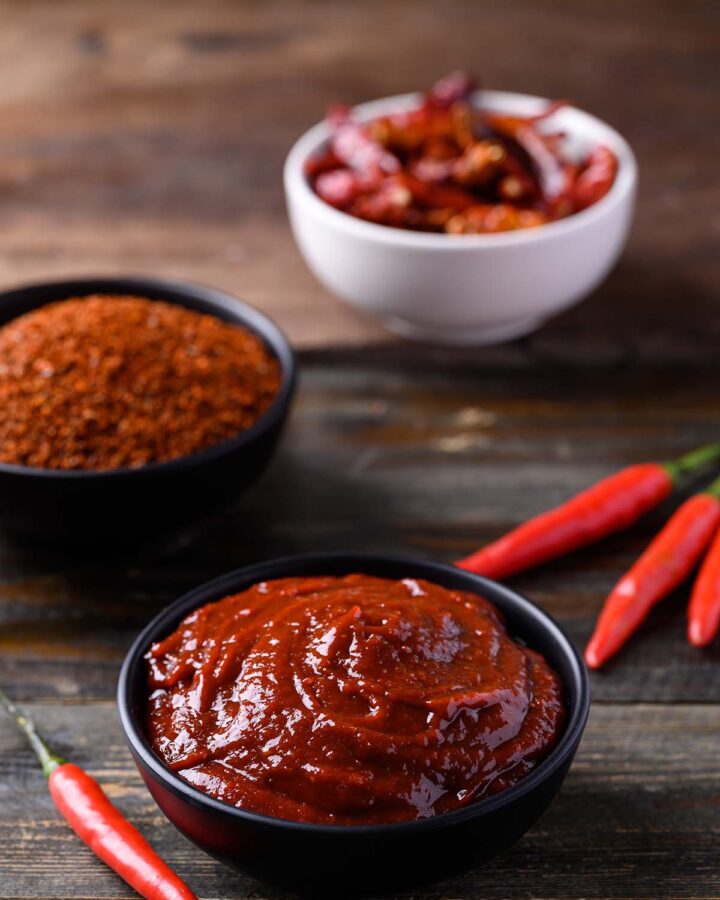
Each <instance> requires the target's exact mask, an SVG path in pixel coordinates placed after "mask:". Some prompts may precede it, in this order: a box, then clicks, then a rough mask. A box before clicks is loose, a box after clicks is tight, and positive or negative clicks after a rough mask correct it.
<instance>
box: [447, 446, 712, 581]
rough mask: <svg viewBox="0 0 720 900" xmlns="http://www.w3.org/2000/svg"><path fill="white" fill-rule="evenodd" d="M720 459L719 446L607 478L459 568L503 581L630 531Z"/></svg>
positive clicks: (518, 529) (523, 526)
mask: <svg viewBox="0 0 720 900" xmlns="http://www.w3.org/2000/svg"><path fill="white" fill-rule="evenodd" d="M718 458H720V444H710V445H708V446H706V447H700V448H699V449H697V450H693V451H692V452H691V453H688V454H686V455H685V456H682V457H680V459H677V460H674V461H672V462H666V463H641V464H640V465H635V466H630V467H628V468H626V469H622V470H621V471H620V472H617V473H616V474H615V475H611V476H609V477H608V478H603V479H602V481H599V482H598V483H597V484H595V485H593V486H592V487H590V488H588V489H587V490H585V491H582V492H581V493H580V494H577V495H576V496H575V497H573V498H572V499H571V500H568V501H567V502H566V503H563V504H562V505H560V506H558V507H556V508H555V509H551V510H549V511H548V512H546V513H542V514H541V515H539V516H536V517H535V518H533V519H530V520H529V521H528V522H525V523H524V524H523V525H520V526H519V527H518V528H515V529H514V530H513V531H511V532H509V533H508V534H506V535H505V536H504V537H502V538H500V540H498V541H494V542H493V543H491V544H488V545H487V546H486V547H483V548H482V549H480V550H478V551H477V552H476V553H473V554H471V555H470V556H468V557H466V558H465V559H461V560H459V561H458V562H457V563H456V565H458V566H460V568H463V569H469V570H470V571H471V572H477V573H478V574H480V575H485V576H486V577H487V578H496V579H503V578H507V577H508V576H510V575H514V574H516V573H518V572H522V571H524V570H526V569H530V568H533V567H534V566H537V565H540V564H541V563H544V562H548V561H549V560H551V559H556V558H557V557H558V556H564V555H565V554H567V553H570V552H572V551H573V550H577V549H579V548H580V547H585V546H587V545H588V544H592V543H595V542H596V541H599V540H600V539H601V538H603V537H605V536H606V535H608V534H611V533H612V532H614V531H620V530H622V529H624V528H628V527H629V526H630V525H632V524H633V522H635V521H637V519H639V518H640V517H641V516H642V515H644V514H645V513H646V512H649V510H651V509H653V508H654V507H655V506H657V505H659V504H660V503H661V502H662V501H663V500H664V499H665V498H666V497H668V496H669V494H670V492H671V491H672V489H673V487H674V485H675V484H676V482H677V481H678V479H679V477H680V476H681V475H683V474H686V473H689V472H693V471H695V470H696V469H697V468H699V467H702V466H704V465H706V464H707V463H709V462H712V461H715V460H717V459H718Z"/></svg>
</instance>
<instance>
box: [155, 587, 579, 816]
mask: <svg viewBox="0 0 720 900" xmlns="http://www.w3.org/2000/svg"><path fill="white" fill-rule="evenodd" d="M146 659H147V663H148V688H149V703H148V719H147V724H148V733H149V737H150V740H151V742H152V746H153V748H154V749H155V751H156V752H157V753H158V755H159V756H160V757H161V758H162V759H163V760H164V761H165V762H166V763H167V764H168V765H169V766H170V768H172V769H174V770H175V771H176V772H177V773H178V774H179V775H180V776H181V777H182V778H183V779H184V780H185V781H187V782H189V783H190V784H192V785H194V786H195V787H197V788H199V789H200V790H202V791H204V792H205V793H207V794H210V795H211V796H213V797H216V798H218V799H220V800H223V801H225V802H227V803H230V804H233V805H235V806H240V807H242V808H244V809H248V810H254V811H255V812H260V813H265V814H266V815H271V816H277V817H280V818H283V819H292V820H297V821H304V822H325V823H333V824H358V825H359V824H368V823H377V822H396V821H404V820H408V819H417V818H424V817H426V816H432V815H436V814H438V813H442V812H446V811H447V810H451V809H456V808H458V807H461V806H465V805H466V804H468V803H472V802H474V801H476V800H478V799H479V798H482V797H485V796H488V795H491V794H496V793H498V792H499V791H502V790H505V788H507V787H509V786H510V785H512V784H514V783H515V782H517V781H519V780H520V779H521V778H523V777H524V776H525V775H526V774H527V773H528V772H529V771H530V770H531V769H532V768H533V767H534V766H536V765H537V764H538V762H539V761H540V760H542V759H543V758H544V757H545V756H547V754H548V753H549V751H550V750H551V749H552V747H553V746H554V745H555V744H556V742H557V740H558V738H559V736H560V734H561V732H562V729H563V724H564V719H565V710H564V705H563V699H562V687H561V683H560V679H559V677H558V676H557V674H556V673H555V672H554V671H553V670H552V669H551V668H550V667H549V666H548V664H547V663H546V662H545V660H544V659H543V658H542V657H541V656H540V655H539V654H538V653H536V652H534V651H533V650H528V649H527V648H526V647H522V646H520V645H519V644H517V643H516V642H515V641H513V640H512V639H511V638H510V637H509V635H508V634H507V631H506V629H505V626H504V624H503V621H502V618H501V616H500V613H499V612H498V610H497V609H496V608H495V607H494V606H493V605H492V604H491V603H489V602H488V601H487V600H483V599H482V598H481V597H478V596H476V595H475V594H471V593H466V592H462V591H453V590H448V589H447V588H443V587H440V586H438V585H436V584H431V583H429V582H427V581H420V580H415V579H411V578H406V579H403V580H402V581H390V580H387V579H384V578H374V577H370V576H367V575H349V576H346V577H343V578H336V577H313V578H284V579H280V580H277V581H268V582H263V583H261V584H257V585H255V586H254V587H251V588H250V589H248V590H246V591H243V592H242V593H241V594H236V595H234V596H231V597H226V598H225V599H223V600H220V601H218V602H216V603H208V604H207V605H206V606H203V607H201V608H200V609H198V610H196V611H195V612H193V613H192V614H191V615H189V616H188V617H187V618H186V619H185V620H184V621H183V622H182V623H181V624H180V625H179V627H178V628H177V630H176V631H174V632H173V633H172V634H171V635H170V636H169V637H167V638H165V640H163V641H160V642H159V643H156V644H154V645H153V646H152V647H151V649H150V651H149V652H148V653H147V656H146Z"/></svg>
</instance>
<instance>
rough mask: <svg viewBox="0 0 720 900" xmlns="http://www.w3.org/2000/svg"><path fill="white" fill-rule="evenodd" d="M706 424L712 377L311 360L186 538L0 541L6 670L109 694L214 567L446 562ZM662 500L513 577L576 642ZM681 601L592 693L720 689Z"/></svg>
mask: <svg viewBox="0 0 720 900" xmlns="http://www.w3.org/2000/svg"><path fill="white" fill-rule="evenodd" d="M657 392H660V393H661V395H662V397H663V403H662V405H661V406H658V405H657V402H656V401H655V400H654V398H655V397H656V396H657ZM718 431H720V407H718V406H717V403H716V392H715V387H714V385H713V384H712V383H711V382H710V381H708V378H707V375H706V373H705V372H685V373H678V372H677V371H676V372H673V373H665V374H662V373H658V372H654V373H653V372H650V373H646V372H644V371H643V372H637V373H635V374H634V375H633V377H632V378H629V377H628V375H627V374H626V373H623V372H616V373H612V372H605V371H595V370H589V371H586V372H582V373H579V372H575V373H573V374H572V375H570V374H569V373H567V372H563V371H557V372H552V371H547V372H545V373H544V374H543V377H542V379H541V380H539V379H538V377H537V374H536V373H535V372H526V371H518V372H506V373H503V374H502V375H501V376H498V375H496V374H494V373H492V372H482V371H478V372H465V373H459V372H454V373H450V374H446V373H442V372H429V373H427V372H426V373H423V372H418V371H413V370H408V369H406V368H404V367H391V366H389V365H384V366H383V367H382V368H378V369H369V368H368V367H367V366H364V365H359V364H357V363H356V364H351V363H350V362H349V361H347V360H346V362H345V363H344V364H343V365H340V364H337V365H333V366H332V367H330V366H327V365H324V364H320V363H314V364H306V365H304V367H303V376H302V387H301V391H300V396H299V398H298V403H297V406H296V409H295V413H294V415H293V419H292V423H291V425H290V429H289V432H288V434H287V437H286V440H285V442H284V444H283V447H282V449H281V451H280V454H279V456H278V458H277V460H276V461H275V462H274V463H273V464H272V466H271V468H270V470H269V471H268V472H267V473H266V475H265V476H264V477H263V479H262V480H261V481H260V482H259V483H258V484H257V485H256V486H255V487H254V488H253V489H252V490H251V491H250V492H249V494H248V495H247V496H246V498H245V499H244V500H243V501H241V503H240V504H239V505H238V506H237V507H236V508H235V509H233V510H230V511H228V512H226V513H224V514H222V515H221V516H220V517H219V518H218V519H217V520H216V521H213V522H210V523H208V524H207V525H206V527H205V528H204V529H201V530H200V531H199V533H197V534H195V535H193V537H192V539H191V540H189V542H188V541H185V542H181V543H180V544H179V546H177V547H170V548H164V549H163V551H162V552H161V553H157V552H155V551H153V550H152V548H150V549H145V550H144V551H142V552H139V553H138V552H136V551H133V552H132V553H130V554H126V555H124V556H120V557H118V558H113V557H112V556H110V557H108V558H97V557H91V556H88V555H87V554H84V553H82V552H81V553H76V554H70V553H68V552H67V551H65V550H63V551H57V550H53V549H52V548H37V547H28V546H18V545H16V544H13V543H11V542H8V541H6V542H5V543H0V601H1V603H2V605H0V650H1V651H2V669H1V671H3V672H4V673H5V681H6V682H8V681H9V682H10V686H11V687H12V688H13V689H14V690H15V692H16V695H17V696H19V697H28V698H29V697H35V698H38V699H48V698H53V697H58V698H63V697H65V698H80V697H84V698H87V699H107V698H109V697H111V696H112V694H113V691H114V685H115V679H116V675H117V669H118V666H119V664H120V662H121V659H122V656H123V653H124V651H125V649H126V648H127V647H128V646H129V644H130V642H131V640H132V638H133V637H134V635H135V634H136V633H137V631H138V630H139V629H140V627H141V626H142V625H143V624H144V623H145V622H147V621H148V620H149V618H150V617H151V616H152V615H153V614H154V613H155V612H157V611H158V610H159V609H160V608H161V607H162V606H163V605H164V604H166V603H168V602H169V601H171V600H172V599H174V598H176V597H178V596H179V595H180V594H182V593H184V592H185V591H186V590H189V589H190V588H191V587H193V586H195V585H197V584H199V583H201V582H203V581H206V580H208V579H209V578H212V577H214V576H215V575H218V574H220V573H222V572H223V571H226V570H228V569H231V568H236V567H238V566H241V565H245V564H247V563H250V562H253V561H256V560H259V559H266V558H270V557H273V556H279V555H284V554H289V553H301V552H311V551H321V550H334V549H337V550H341V549H355V550H367V551H371V550H377V549H381V550H387V551H391V552H397V553H407V554H411V555H421V556H427V557H429V558H433V559H439V560H443V561H448V562H449V561H452V560H453V559H457V558H459V557H460V556H462V555H464V554H466V553H467V552H469V551H470V550H471V549H473V548H474V547H476V546H479V545H480V544H482V543H483V542H485V541H486V540H488V539H491V538H493V537H496V536H498V535H499V534H501V533H502V532H503V531H505V530H506V529H508V528H510V527H511V526H513V525H515V524H517V523H519V522H521V521H522V520H523V519H525V518H527V517H528V516H530V515H532V514H534V513H537V512H540V511H541V510H543V509H544V508H546V507H547V506H548V505H549V504H554V503H556V502H559V501H561V500H562V499H564V498H565V497H567V496H569V495H570V494H572V493H573V492H575V491H576V490H579V489H580V488H582V487H584V486H586V485H587V484H589V483H591V482H592V481H593V480H595V479H597V478H599V477H601V476H602V475H604V474H607V473H608V472H611V471H613V470H614V469H617V468H619V467H620V466H622V465H624V464H626V463H630V462H637V461H641V460H643V459H646V458H652V457H653V456H657V457H659V458H665V457H668V458H670V457H672V456H675V455H677V454H678V453H681V452H682V451H683V450H686V449H688V448H690V447H692V446H695V445H699V444H702V443H705V442H707V441H710V440H711V439H712V438H713V436H714V435H716V434H717V433H718ZM670 508H672V504H668V505H666V506H665V507H663V508H662V509H661V510H659V511H658V512H657V513H656V514H653V515H651V516H649V517H648V518H647V519H646V520H644V521H643V522H641V523H639V524H638V525H637V526H636V527H635V528H633V529H632V530H631V531H630V532H628V533H626V534H623V535H617V536H615V537H612V538H610V539H608V540H607V541H605V542H603V543H601V544H599V545H597V546H595V547H591V548H588V549H586V550H584V551H582V552H580V553H578V554H575V555H574V556H571V557H569V558H567V559H564V560H559V561H557V562H556V563H554V564H552V565H548V566H546V567H544V568H542V569H539V570H537V571H535V572H532V573H528V574H526V575H523V576H519V577H518V578H516V579H515V580H514V582H513V583H514V584H515V585H516V586H517V587H518V588H519V589H520V590H522V591H524V592H525V593H527V594H528V595H529V596H530V597H532V598H533V599H535V600H537V601H538V602H540V603H542V604H543V606H545V607H546V608H547V609H548V610H549V611H550V612H551V613H552V614H553V615H556V616H557V617H558V618H559V619H560V620H561V621H562V622H563V624H564V625H565V626H566V627H567V628H568V630H569V632H570V634H571V635H572V637H573V638H574V639H575V640H576V641H577V642H578V643H579V644H582V643H583V642H584V641H585V640H586V639H587V637H588V635H589V633H590V630H591V628H592V623H593V621H594V619H595V616H596V615H597V612H598V610H599V608H600V606H601V604H602V601H603V599H604V597H605V596H606V595H607V592H608V590H609V589H610V588H611V587H612V585H613V583H614V582H615V580H616V579H617V578H618V577H619V576H620V574H621V573H622V572H623V570H624V569H625V568H626V567H627V566H628V565H629V563H630V562H631V561H632V559H633V558H634V557H635V556H636V555H637V554H638V553H639V552H640V550H641V549H642V547H643V546H644V544H645V543H646V542H647V540H648V539H649V537H650V536H651V534H652V533H653V532H654V531H655V530H656V529H657V527H658V525H659V524H660V522H661V521H662V520H663V518H664V517H665V516H666V515H667V512H668V510H669V509H670ZM686 602H687V590H686V589H683V590H681V591H679V592H678V594H677V596H676V597H675V598H673V599H670V600H668V601H667V602H666V603H665V604H663V605H662V606H661V607H660V608H659V609H658V610H657V611H656V612H655V614H654V615H653V616H652V618H651V620H650V622H648V623H647V625H646V626H644V627H643V629H642V630H641V632H640V634H639V635H638V636H637V638H636V640H635V641H634V644H633V647H632V651H631V652H629V653H627V654H623V655H622V656H621V657H619V658H618V661H617V662H616V663H613V664H611V665H610V666H608V668H607V671H606V672H603V673H602V674H601V675H598V676H594V678H593V692H594V697H595V699H596V700H610V699H616V700H620V701H622V702H630V701H644V702H658V701H680V700H687V701H710V700H716V699H717V698H718V696H720V667H719V666H718V651H719V648H717V647H713V648H710V649H708V650H707V651H704V652H699V651H697V650H692V649H691V648H690V647H689V646H688V645H687V644H686V642H685V634H684V615H685V605H686ZM49 624H51V626H52V627H49ZM669 658H671V659H672V668H669V667H668V659H669Z"/></svg>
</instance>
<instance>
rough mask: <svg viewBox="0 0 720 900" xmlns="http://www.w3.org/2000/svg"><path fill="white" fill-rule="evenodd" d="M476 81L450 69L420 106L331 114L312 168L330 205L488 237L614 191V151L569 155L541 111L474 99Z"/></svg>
mask: <svg viewBox="0 0 720 900" xmlns="http://www.w3.org/2000/svg"><path fill="white" fill-rule="evenodd" d="M474 90H475V85H474V83H473V81H472V79H471V78H470V77H469V76H468V75H466V74H465V73H463V72H454V73H452V74H451V75H448V76H447V77H446V78H443V79H442V80H441V81H439V82H438V83H437V84H436V85H435V86H434V87H433V88H432V89H431V90H430V92H429V93H427V94H426V95H425V97H424V99H423V102H422V104H421V105H420V106H418V107H416V108H415V109H410V110H407V111H403V112H397V113H393V114H392V115H387V116H382V117H381V118H377V119H373V120H372V121H370V122H358V121H356V120H355V119H354V118H353V115H352V111H351V110H350V109H348V108H347V107H345V106H335V107H333V108H332V109H331V110H330V111H329V113H328V117H327V121H328V124H329V126H330V130H331V138H330V141H329V145H328V146H327V148H326V149H324V150H323V151H322V152H321V153H319V154H318V155H316V156H314V157H312V158H310V160H308V162H307V165H306V175H307V177H308V179H309V181H310V184H311V185H312V187H313V188H314V190H315V192H316V193H317V194H318V196H319V197H321V198H322V199H323V200H325V201H326V202H327V203H329V204H330V205H331V206H334V207H336V208H337V209H341V210H343V211H344V212H346V213H349V214H350V215H352V216H356V217H357V218H360V219H366V220H367V221H370V222H375V223H377V224H380V225H389V226H393V227H395V228H407V229H412V230H416V231H431V232H441V233H447V234H484V233H493V232H500V231H515V230H517V229H520V228H531V227H534V226H536V225H543V224H544V223H546V222H551V221H553V220H555V219H561V218H564V217H566V216H569V215H572V214H573V213H576V212H579V211H580V210H583V209H585V208H586V207H588V206H591V205H592V204H593V203H596V202H597V201H598V200H599V199H600V198H601V197H604V196H605V194H606V193H607V192H608V191H609V190H610V188H611V187H612V185H613V182H614V181H615V177H616V175H617V169H618V162H617V158H616V156H615V154H614V153H613V152H612V151H611V150H609V149H608V148H607V147H604V146H597V147H594V148H592V149H591V150H590V152H589V153H588V154H587V155H586V157H585V158H584V159H581V160H571V159H569V158H568V157H567V156H566V155H565V153H564V152H563V139H564V134H563V133H562V132H559V131H557V130H552V129H548V128H547V127H538V126H540V124H541V123H545V120H547V119H548V118H549V117H550V116H551V115H552V114H553V113H554V112H556V111H557V110H558V109H559V108H560V107H561V106H563V105H564V104H563V103H562V102H558V103H552V104H549V105H548V107H547V109H545V110H544V111H543V112H542V113H540V114H539V115H536V116H517V115H505V114H499V113H493V112H489V111H487V110H482V109H478V108H477V107H475V106H473V104H472V102H471V101H472V94H473V91H474Z"/></svg>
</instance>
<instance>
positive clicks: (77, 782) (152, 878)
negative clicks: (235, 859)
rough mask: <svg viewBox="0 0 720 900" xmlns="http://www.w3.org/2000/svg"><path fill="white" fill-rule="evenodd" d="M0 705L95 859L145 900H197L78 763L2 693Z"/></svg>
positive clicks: (66, 818) (60, 809)
mask: <svg viewBox="0 0 720 900" xmlns="http://www.w3.org/2000/svg"><path fill="white" fill-rule="evenodd" d="M0 703H1V704H2V705H3V706H4V707H5V709H6V710H7V711H8V712H9V713H10V715H11V716H12V717H13V718H14V719H15V721H16V723H17V725H18V727H19V728H20V730H21V731H22V732H23V734H24V735H25V736H26V738H27V739H28V742H29V743H30V746H31V747H32V749H33V750H34V751H35V755H36V756H37V758H38V760H39V762H40V764H41V766H42V769H43V772H44V774H45V776H46V778H47V779H48V788H49V790H50V795H51V796H52V798H53V801H54V803H55V806H57V808H58V810H59V812H60V813H61V815H62V816H63V817H64V818H65V820H66V821H67V823H68V824H69V825H70V827H71V828H72V830H73V831H74V832H75V834H77V836H78V837H79V838H80V839H81V840H82V841H84V842H85V843H86V844H87V845H88V847H89V848H90V849H91V850H92V851H93V853H94V854H95V855H96V856H98V857H99V858H100V859H101V860H102V861H103V862H104V863H106V864H107V865H108V866H110V868H111V869H114V870H115V872H117V874H118V875H119V876H120V877H121V878H123V879H124V880H125V881H126V882H127V883H128V884H129V885H130V887H132V888H134V889H135V890H136V891H137V892H138V894H140V896H141V897H145V898H146V900H197V896H196V895H195V894H194V893H193V892H192V891H191V890H190V888H189V887H188V886H187V885H186V884H185V882H184V881H182V879H181V878H179V877H178V876H177V875H176V874H175V873H174V872H173V871H172V869H171V868H170V867H169V866H168V865H167V864H166V863H165V862H163V860H162V859H160V857H159V856H158V855H157V853H155V851H154V850H153V849H152V847H151V846H150V844H148V842H147V841H146V840H145V838H144V837H143V836H142V835H141V834H140V832H139V831H138V830H137V828H135V826H134V825H131V824H130V822H128V820H127V819H126V818H125V817H124V816H123V815H122V813H121V812H120V811H119V810H118V809H117V807H115V806H114V805H113V804H112V803H111V802H110V800H109V799H108V797H107V795H106V794H105V793H104V792H103V789H102V788H101V787H100V785H99V784H98V783H97V781H95V779H94V778H91V777H90V776H89V775H88V774H87V773H86V772H84V771H83V770H82V769H81V768H80V767H79V766H76V765H75V764H74V763H68V762H65V760H63V759H60V757H59V756H56V755H55V754H53V753H52V752H51V751H50V749H49V748H48V746H47V744H46V743H45V741H43V739H42V738H41V737H40V735H39V734H38V733H37V730H36V728H35V725H34V723H33V721H32V720H31V719H30V718H29V717H28V716H26V715H24V714H23V713H21V712H20V710H18V709H17V707H16V706H15V704H14V703H12V702H11V701H10V700H9V699H8V697H7V696H6V695H5V693H4V692H3V691H2V690H0Z"/></svg>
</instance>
